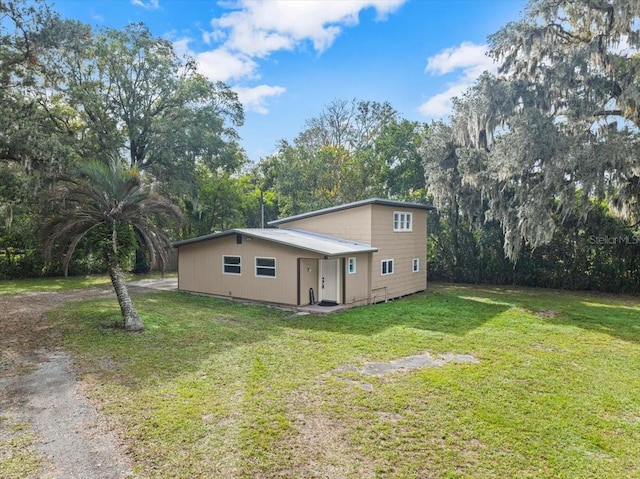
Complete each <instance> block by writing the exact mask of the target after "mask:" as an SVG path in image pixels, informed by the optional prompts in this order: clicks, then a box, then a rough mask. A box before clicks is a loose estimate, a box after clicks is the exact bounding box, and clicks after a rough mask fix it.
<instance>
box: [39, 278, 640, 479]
mask: <svg viewBox="0 0 640 479" xmlns="http://www.w3.org/2000/svg"><path fill="white" fill-rule="evenodd" d="M136 304H137V306H138V308H139V310H140V312H141V315H142V317H143V320H144V322H145V324H146V326H147V328H148V330H147V332H145V333H143V334H127V333H124V332H123V331H121V330H118V329H116V328H114V327H113V325H114V324H115V323H117V322H119V317H118V315H119V310H118V306H117V304H116V302H115V301H114V300H104V301H93V302H87V303H73V304H69V305H68V306H66V307H65V308H64V309H60V310H56V311H54V312H53V313H51V315H50V319H51V321H53V322H55V323H56V324H57V325H59V327H60V328H63V329H64V331H65V334H64V335H65V343H66V344H65V345H66V347H67V348H69V349H70V350H71V351H72V352H73V354H74V355H75V356H76V358H77V360H78V361H77V364H78V366H79V367H80V368H81V374H82V377H83V379H84V380H85V381H86V382H87V384H88V390H89V391H90V394H91V395H92V396H93V397H94V398H95V399H96V401H97V402H98V403H99V404H100V405H101V407H102V408H103V410H104V412H105V413H106V414H107V416H108V417H109V418H110V421H112V422H113V424H114V425H115V427H116V428H117V429H118V430H119V431H121V433H122V435H123V436H124V437H125V438H126V440H127V443H128V445H129V451H128V452H129V453H130V455H131V457H132V458H133V461H134V464H135V465H136V472H137V474H139V476H140V477H154V478H156V477H167V478H168V477H171V478H195V477H203V478H213V477H220V478H223V477H224V478H232V477H246V478H268V477H291V478H294V477H295V478H298V477H304V478H311V477H317V478H329V477H336V478H337V477H353V478H360V477H384V478H458V477H459V478H492V477H495V478H506V477H509V478H511V477H518V478H526V477H531V478H544V477H548V478H571V479H575V478H596V477H597V478H616V479H619V478H626V477H640V456H639V455H638V444H640V305H639V304H640V303H639V302H637V301H635V300H633V299H631V298H628V297H627V298H617V297H615V296H605V295H588V294H576V293H562V292H554V291H545V290H535V289H515V288H513V289H512V288H480V287H457V286H447V285H432V286H431V287H430V291H429V293H427V294H425V295H416V296H413V297H410V298H406V299H402V300H399V301H395V302H392V303H388V304H380V305H376V306H371V307H363V308H358V309H354V310H351V311H346V312H342V313H337V314H333V315H330V316H327V317H317V316H306V317H298V318H291V317H290V313H287V312H284V311H279V310H276V309H270V308H265V307H257V306H246V305H242V304H238V303H229V302H226V301H218V300H214V299H210V298H205V297H198V296H191V295H187V294H180V293H154V294H147V295H141V296H138V297H137V298H136ZM425 351H426V352H429V353H431V354H434V355H435V354H441V353H448V352H452V353H465V354H471V355H473V356H474V357H476V358H477V359H479V360H480V362H479V363H478V364H448V365H445V366H443V367H432V368H425V369H421V370H416V371H412V372H404V373H402V372H401V373H393V374H389V375H386V376H382V377H371V376H365V375H363V374H362V373H360V372H358V371H357V370H356V369H357V368H361V367H362V366H363V365H364V364H365V363H366V362H379V361H389V360H392V359H397V358H401V357H404V356H408V355H414V354H417V353H421V352H425ZM348 366H353V367H351V368H349V367H348Z"/></svg>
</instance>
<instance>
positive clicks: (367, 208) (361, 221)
mask: <svg viewBox="0 0 640 479" xmlns="http://www.w3.org/2000/svg"><path fill="white" fill-rule="evenodd" d="M279 227H280V228H282V229H285V228H296V229H301V230H306V231H313V232H315V233H321V234H325V235H329V236H336V237H338V238H345V239H350V240H352V241H361V242H363V243H367V244H371V205H362V206H358V207H355V208H348V209H346V210H340V211H334V212H332V213H327V214H323V215H318V216H312V217H310V218H302V219H299V220H295V221H290V222H287V223H283V224H281V225H280V226H279Z"/></svg>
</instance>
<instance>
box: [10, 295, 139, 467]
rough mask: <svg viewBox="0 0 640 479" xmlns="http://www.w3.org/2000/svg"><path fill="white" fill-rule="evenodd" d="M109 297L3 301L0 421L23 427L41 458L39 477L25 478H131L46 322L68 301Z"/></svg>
mask: <svg viewBox="0 0 640 479" xmlns="http://www.w3.org/2000/svg"><path fill="white" fill-rule="evenodd" d="M133 289H134V288H132V290H133ZM106 297H113V292H112V290H111V289H110V288H106V287H105V288H92V289H86V290H79V291H70V292H63V293H56V292H46V293H24V294H18V295H2V296H0V312H1V313H0V353H1V354H0V417H7V418H11V419H12V421H19V422H21V423H25V424H28V425H29V426H30V428H31V429H32V430H33V432H34V434H35V440H34V441H33V444H32V447H33V448H34V449H35V450H34V454H40V455H43V456H44V457H45V458H46V460H45V461H44V465H43V467H42V470H41V471H39V473H38V475H37V476H28V475H25V476H24V477H39V478H43V479H54V478H56V479H57V478H65V479H66V478H75V479H83V478H87V479H120V478H124V477H131V465H130V463H129V461H128V459H127V458H126V456H125V455H124V453H123V452H122V449H123V447H122V444H120V443H119V442H118V440H117V437H116V435H115V434H113V432H112V431H110V430H109V427H108V425H107V423H106V421H105V420H104V418H103V417H102V416H101V415H100V414H99V413H98V412H97V411H96V409H95V407H94V406H93V405H92V404H91V403H90V402H89V400H88V399H87V397H86V396H85V395H84V394H83V391H82V384H81V383H80V382H79V381H78V380H77V378H76V377H75V375H74V373H73V365H72V362H71V358H70V357H69V355H68V354H67V353H66V352H65V351H63V350H62V349H61V348H60V344H61V338H60V334H59V332H58V331H57V330H55V328H53V327H52V326H51V325H50V324H49V323H48V322H47V320H46V318H45V312H46V311H48V310H50V309H52V308H55V307H57V306H60V305H62V304H63V303H65V302H68V301H81V300H88V299H98V298H106ZM10 434H12V433H11V431H4V432H3V435H10ZM2 452H3V451H1V450H0V456H1V455H2Z"/></svg>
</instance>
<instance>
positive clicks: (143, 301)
mask: <svg viewBox="0 0 640 479" xmlns="http://www.w3.org/2000/svg"><path fill="white" fill-rule="evenodd" d="M133 300H134V304H135V306H136V308H137V309H138V313H139V314H140V317H141V318H142V320H143V323H144V324H145V328H146V330H145V331H144V332H142V333H131V332H126V331H124V330H123V329H122V328H120V327H118V325H120V324H121V323H122V318H121V316H120V310H119V307H118V303H117V301H116V300H115V299H106V300H105V299H103V300H93V301H86V302H82V303H74V304H69V305H66V306H64V307H63V308H60V309H57V310H54V311H51V312H50V313H49V317H50V320H51V321H52V322H53V323H54V324H55V327H57V328H60V329H61V330H62V331H63V334H64V336H65V338H66V339H65V346H66V347H68V348H69V349H71V350H72V351H74V352H75V353H77V356H78V357H80V358H81V361H83V364H80V368H81V369H82V370H83V371H84V372H85V373H91V371H92V370H93V371H96V370H97V371H99V372H100V373H101V374H104V375H107V376H109V377H111V378H112V379H113V380H115V381H121V382H127V385H128V386H129V387H133V388H135V387H137V386H138V385H142V384H144V383H146V382H148V381H149V380H151V381H156V380H160V381H163V380H169V379H171V378H173V377H176V376H179V375H181V374H185V373H189V372H193V371H196V370H198V369H199V368H200V367H202V364H203V362H206V361H207V360H209V359H210V358H212V357H214V356H215V355H218V354H221V353H224V352H227V351H230V350H233V349H234V348H238V347H242V346H244V345H248V344H253V343H258V342H261V341H264V340H266V339H268V338H270V337H273V336H274V335H278V334H282V327H281V326H282V324H284V319H285V317H286V315H287V314H290V313H286V312H283V311H281V310H277V309H274V308H268V307H263V306H250V305H244V304H240V303H232V302H230V301H226V300H217V299H213V298H208V297H202V296H194V295H189V294H187V293H168V292H160V293H149V294H141V295H134V297H133Z"/></svg>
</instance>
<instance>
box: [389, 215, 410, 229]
mask: <svg viewBox="0 0 640 479" xmlns="http://www.w3.org/2000/svg"><path fill="white" fill-rule="evenodd" d="M393 231H413V213H408V212H404V211H394V212H393Z"/></svg>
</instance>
